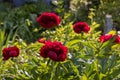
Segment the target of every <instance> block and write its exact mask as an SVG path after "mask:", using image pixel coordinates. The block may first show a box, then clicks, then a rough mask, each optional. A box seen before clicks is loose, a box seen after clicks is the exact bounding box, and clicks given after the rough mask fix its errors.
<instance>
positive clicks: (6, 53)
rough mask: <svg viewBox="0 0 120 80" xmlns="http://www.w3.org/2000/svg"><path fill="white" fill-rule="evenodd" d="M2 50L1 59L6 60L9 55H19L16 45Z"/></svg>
mask: <svg viewBox="0 0 120 80" xmlns="http://www.w3.org/2000/svg"><path fill="white" fill-rule="evenodd" d="M2 52H3V53H2V56H3V57H4V58H3V60H8V59H9V58H10V57H17V56H18V55H19V49H18V48H17V47H16V46H14V47H8V48H4V49H3V50H2Z"/></svg>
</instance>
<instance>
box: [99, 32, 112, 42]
mask: <svg viewBox="0 0 120 80" xmlns="http://www.w3.org/2000/svg"><path fill="white" fill-rule="evenodd" d="M112 37H113V35H112V34H105V35H101V36H100V38H99V40H100V42H101V43H103V42H105V41H108V40H109V39H111V38H112Z"/></svg>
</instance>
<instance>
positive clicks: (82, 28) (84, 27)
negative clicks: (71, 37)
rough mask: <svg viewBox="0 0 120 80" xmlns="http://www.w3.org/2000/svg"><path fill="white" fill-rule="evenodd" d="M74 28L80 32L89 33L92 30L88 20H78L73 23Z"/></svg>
mask: <svg viewBox="0 0 120 80" xmlns="http://www.w3.org/2000/svg"><path fill="white" fill-rule="evenodd" d="M73 30H74V32H76V33H78V34H79V33H81V32H85V33H88V32H89V30H90V27H89V25H88V24H87V23H86V22H77V23H75V24H74V25H73Z"/></svg>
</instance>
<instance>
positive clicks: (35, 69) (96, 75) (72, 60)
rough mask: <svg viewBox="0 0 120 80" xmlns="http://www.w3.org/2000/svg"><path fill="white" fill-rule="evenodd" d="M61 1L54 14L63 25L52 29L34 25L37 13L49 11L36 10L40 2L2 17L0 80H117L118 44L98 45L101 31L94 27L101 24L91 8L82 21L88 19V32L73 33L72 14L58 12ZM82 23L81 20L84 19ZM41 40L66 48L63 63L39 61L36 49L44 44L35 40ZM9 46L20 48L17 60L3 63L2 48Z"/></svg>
mask: <svg viewBox="0 0 120 80" xmlns="http://www.w3.org/2000/svg"><path fill="white" fill-rule="evenodd" d="M105 1H108V0H105ZM60 2H62V1H61V0H60ZM60 2H59V4H58V5H61V6H58V7H57V8H56V10H55V11H56V12H57V13H58V14H59V15H60V16H61V17H62V22H61V24H60V25H59V26H56V27H55V28H52V29H42V28H41V27H40V26H39V25H38V24H37V23H36V21H35V18H36V17H37V15H38V14H40V13H41V12H44V11H50V8H49V10H47V9H46V8H44V7H39V6H38V5H39V3H38V4H32V5H25V6H23V7H20V8H15V9H11V11H10V12H9V13H8V12H7V13H8V14H4V15H6V16H4V18H3V19H2V18H1V19H0V20H1V22H0V51H1V52H0V53H1V54H0V74H1V75H0V79H1V80H112V79H113V80H119V79H120V71H119V70H120V64H119V63H120V58H119V56H120V54H119V53H120V44H115V43H113V41H114V39H115V38H114V37H113V38H112V39H110V40H109V41H106V42H104V43H100V42H99V36H100V34H101V31H96V28H98V27H100V26H101V25H102V24H98V22H96V19H97V18H95V17H96V15H97V13H96V10H95V9H90V12H89V13H88V15H87V18H85V20H87V19H89V20H88V23H89V25H90V28H91V29H90V32H89V33H81V34H76V33H75V32H74V31H73V23H74V22H75V20H76V17H74V12H73V13H72V14H71V12H72V11H68V12H67V11H66V12H65V13H61V12H64V10H65V9H61V8H62V5H63V3H61V4H60ZM80 4H82V2H80ZM106 4H107V3H106ZM41 6H42V5H41ZM41 8H42V9H41ZM99 12H100V11H99ZM78 14H79V12H78ZM80 14H81V13H80ZM79 16H80V18H81V17H83V16H82V15H79ZM73 17H74V19H73ZM100 18H101V17H100ZM81 20H83V21H84V19H83V18H81ZM81 20H79V19H78V21H81ZM40 37H43V38H46V40H51V41H60V42H62V43H63V44H64V45H65V46H67V47H68V49H69V52H68V55H67V59H66V61H64V62H54V61H52V60H50V59H48V58H42V57H41V56H40V55H39V50H40V49H41V47H42V46H43V45H44V44H43V43H39V42H38V41H37V39H38V38H40ZM12 45H16V46H18V47H19V49H20V55H19V57H17V58H11V59H9V60H7V61H3V60H2V49H3V48H4V47H7V46H12Z"/></svg>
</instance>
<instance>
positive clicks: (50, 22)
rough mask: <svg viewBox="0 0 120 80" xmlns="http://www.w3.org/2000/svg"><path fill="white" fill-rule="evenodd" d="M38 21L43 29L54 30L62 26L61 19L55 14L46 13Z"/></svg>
mask: <svg viewBox="0 0 120 80" xmlns="http://www.w3.org/2000/svg"><path fill="white" fill-rule="evenodd" d="M36 21H37V22H38V23H39V24H40V25H41V26H42V27H43V28H52V27H54V26H58V25H59V24H60V21H61V19H60V17H59V16H58V15H56V14H55V13H51V12H44V13H42V14H41V15H40V16H39V17H37V19H36Z"/></svg>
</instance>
